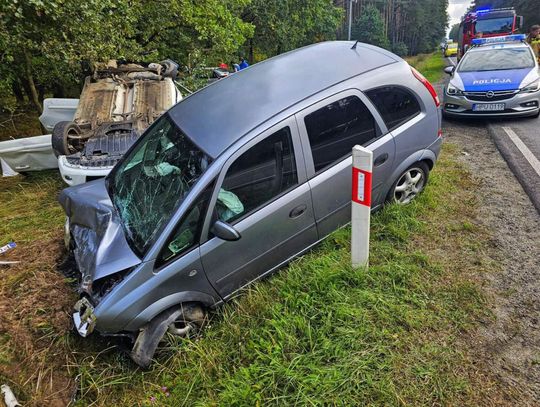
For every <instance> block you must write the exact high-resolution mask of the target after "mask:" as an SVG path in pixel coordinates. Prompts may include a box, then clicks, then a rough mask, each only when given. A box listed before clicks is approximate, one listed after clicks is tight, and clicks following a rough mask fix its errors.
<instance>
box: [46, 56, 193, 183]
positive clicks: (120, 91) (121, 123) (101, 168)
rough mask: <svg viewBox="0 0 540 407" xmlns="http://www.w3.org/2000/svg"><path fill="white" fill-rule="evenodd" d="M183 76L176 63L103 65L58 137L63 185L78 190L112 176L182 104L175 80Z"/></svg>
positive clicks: (56, 149)
mask: <svg viewBox="0 0 540 407" xmlns="http://www.w3.org/2000/svg"><path fill="white" fill-rule="evenodd" d="M177 73H178V65H177V64H176V63H174V62H173V61H170V60H166V61H162V62H160V63H151V64H148V65H145V66H143V65H140V64H133V63H118V62H117V61H114V60H113V61H109V62H108V63H107V64H100V65H98V67H97V68H96V69H95V71H94V73H93V75H92V76H88V77H87V78H86V80H85V83H84V87H83V90H82V92H81V96H80V98H79V103H78V106H77V110H76V112H75V117H74V119H73V120H72V121H61V122H58V123H56V125H55V126H54V128H53V131H52V147H53V151H54V153H55V155H56V156H57V157H58V168H59V169H60V173H61V175H62V179H63V180H64V181H65V182H66V183H67V184H69V185H77V184H81V183H84V182H86V181H89V180H92V179H97V178H100V177H104V176H105V175H107V174H108V173H109V172H110V170H111V169H112V168H113V167H114V165H115V164H116V163H117V162H118V160H119V159H120V158H121V157H122V156H123V155H124V153H125V152H126V151H127V150H128V149H129V147H131V145H132V144H133V143H134V141H135V140H136V139H137V138H138V137H139V136H140V135H141V134H142V133H143V132H144V130H146V128H147V127H148V126H150V125H151V124H152V123H153V122H154V120H156V119H157V118H158V117H159V116H160V115H161V114H163V112H165V111H167V110H168V109H169V108H170V107H172V106H174V105H175V104H176V103H177V102H178V101H180V100H181V99H182V95H181V93H180V91H179V90H178V89H177V88H176V86H175V83H174V80H173V79H174V78H175V77H176V75H177ZM53 101H54V100H53Z"/></svg>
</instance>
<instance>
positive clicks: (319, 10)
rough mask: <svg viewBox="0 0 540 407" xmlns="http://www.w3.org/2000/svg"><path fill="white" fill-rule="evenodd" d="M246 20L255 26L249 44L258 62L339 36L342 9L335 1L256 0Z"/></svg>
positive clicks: (245, 15)
mask: <svg viewBox="0 0 540 407" xmlns="http://www.w3.org/2000/svg"><path fill="white" fill-rule="evenodd" d="M243 19H244V21H246V22H249V23H251V24H252V25H253V26H254V27H255V32H254V35H253V38H252V39H251V40H250V41H249V43H248V44H247V46H248V51H249V54H250V59H251V61H252V62H254V61H253V60H254V59H263V58H266V57H269V56H273V55H276V54H280V53H282V52H285V51H289V50H291V49H294V48H298V47H300V46H303V45H307V44H311V43H313V42H317V41H323V40H327V39H335V35H336V34H335V33H336V30H337V28H338V27H339V24H340V22H341V19H342V11H341V9H340V8H338V7H335V6H334V5H333V3H332V1H331V0H310V1H305V0H252V2H251V3H250V4H249V5H248V6H247V7H246V8H245V10H244V13H243ZM254 53H257V54H258V57H256V58H255V57H254Z"/></svg>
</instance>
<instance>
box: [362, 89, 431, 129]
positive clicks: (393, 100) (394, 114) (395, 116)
mask: <svg viewBox="0 0 540 407" xmlns="http://www.w3.org/2000/svg"><path fill="white" fill-rule="evenodd" d="M366 94H367V96H368V97H369V98H370V99H371V101H372V102H373V104H374V105H375V107H376V108H377V110H378V111H379V113H380V114H381V116H382V118H383V120H384V122H385V123H386V127H388V131H392V130H393V129H395V128H396V127H398V126H401V125H402V124H403V123H405V122H406V121H408V120H410V119H412V118H413V117H415V116H417V115H418V114H419V113H420V104H419V103H418V100H417V99H416V97H415V96H414V95H413V94H412V93H411V92H410V91H408V90H407V89H404V88H401V87H397V86H384V87H382V88H377V89H372V90H370V91H368V92H366Z"/></svg>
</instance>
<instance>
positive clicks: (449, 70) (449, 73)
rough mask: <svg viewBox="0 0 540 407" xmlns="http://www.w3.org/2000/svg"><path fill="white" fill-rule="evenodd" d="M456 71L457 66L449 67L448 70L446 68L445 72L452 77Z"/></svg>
mask: <svg viewBox="0 0 540 407" xmlns="http://www.w3.org/2000/svg"><path fill="white" fill-rule="evenodd" d="M455 69H456V67H455V66H447V67H446V68H444V72H446V73H447V74H448V75H452V74H453V73H454V70H455Z"/></svg>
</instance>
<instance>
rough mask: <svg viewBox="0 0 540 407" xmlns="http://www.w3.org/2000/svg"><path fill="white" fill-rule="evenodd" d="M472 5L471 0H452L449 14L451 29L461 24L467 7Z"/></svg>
mask: <svg viewBox="0 0 540 407" xmlns="http://www.w3.org/2000/svg"><path fill="white" fill-rule="evenodd" d="M470 5H471V0H450V5H449V6H448V14H449V15H450V27H449V28H451V27H452V26H453V25H454V24H456V23H459V22H460V20H461V17H462V16H463V14H465V11H466V10H467V7H469V6H470Z"/></svg>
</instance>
